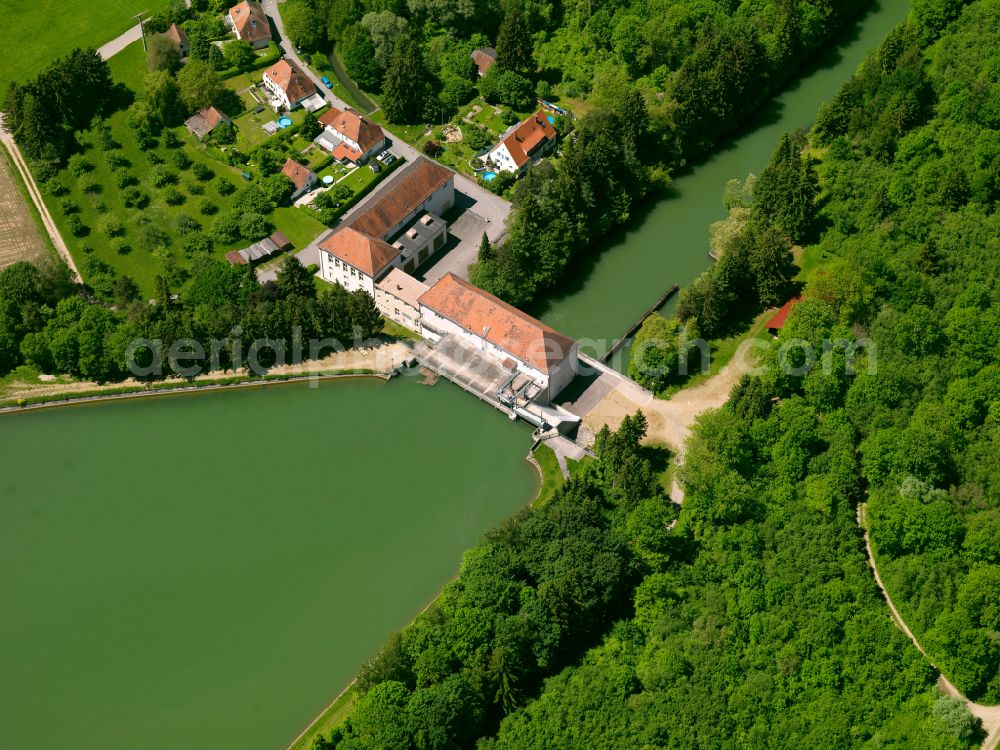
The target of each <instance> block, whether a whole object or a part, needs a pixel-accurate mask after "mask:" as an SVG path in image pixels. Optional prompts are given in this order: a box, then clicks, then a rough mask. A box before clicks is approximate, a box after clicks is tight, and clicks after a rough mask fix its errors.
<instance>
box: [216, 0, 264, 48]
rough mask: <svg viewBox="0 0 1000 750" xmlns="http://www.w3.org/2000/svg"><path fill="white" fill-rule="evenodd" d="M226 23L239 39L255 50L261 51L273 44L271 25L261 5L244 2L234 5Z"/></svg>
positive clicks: (247, 0)
mask: <svg viewBox="0 0 1000 750" xmlns="http://www.w3.org/2000/svg"><path fill="white" fill-rule="evenodd" d="M226 23H227V24H228V25H229V27H230V28H231V29H232V30H233V32H234V33H235V34H236V38H237V39H240V40H242V41H244V42H247V43H248V44H250V46H252V47H253V48H254V49H261V48H262V47H266V46H267V45H268V44H270V43H271V25H270V24H269V23H268V21H267V16H266V15H264V9H263V8H262V7H260V3H255V2H253V0H244V1H243V2H242V3H240V4H239V5H234V6H233V7H232V8H230V9H229V13H227V14H226Z"/></svg>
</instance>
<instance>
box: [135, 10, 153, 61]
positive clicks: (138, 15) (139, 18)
mask: <svg viewBox="0 0 1000 750" xmlns="http://www.w3.org/2000/svg"><path fill="white" fill-rule="evenodd" d="M148 13H149V11H148V10H144V11H143V12H142V13H136V14H135V15H134V16H132V18H134V19H136V20H137V21H138V22H139V35H140V36H141V37H142V51H143V52H146V30H145V29H144V28H143V27H142V17H143V16H144V15H147V14H148Z"/></svg>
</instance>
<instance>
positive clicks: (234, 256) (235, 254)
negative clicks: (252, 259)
mask: <svg viewBox="0 0 1000 750" xmlns="http://www.w3.org/2000/svg"><path fill="white" fill-rule="evenodd" d="M226 260H228V261H229V262H230V263H231V264H232V265H234V266H245V265H246V264H247V259H246V258H244V257H243V256H242V255H240V251H239V250H231V251H229V252H228V253H226Z"/></svg>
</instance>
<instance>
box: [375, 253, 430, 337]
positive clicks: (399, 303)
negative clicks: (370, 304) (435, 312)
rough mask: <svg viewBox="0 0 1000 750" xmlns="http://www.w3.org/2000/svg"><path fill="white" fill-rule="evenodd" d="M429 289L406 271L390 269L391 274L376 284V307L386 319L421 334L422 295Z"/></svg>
mask: <svg viewBox="0 0 1000 750" xmlns="http://www.w3.org/2000/svg"><path fill="white" fill-rule="evenodd" d="M428 289H430V287H429V286H427V285H426V284H425V283H423V282H422V281H417V279H415V278H413V277H412V276H410V274H408V273H406V272H405V271H402V270H400V269H399V268H390V269H389V273H387V274H386V275H385V277H384V278H383V279H382V280H381V281H379V282H378V283H377V284H375V306H376V307H378V309H379V312H381V313H382V314H383V315H384V316H385V317H386V318H389V319H390V320H394V321H396V322H397V323H399V324H400V325H401V326H403V327H404V328H408V329H410V330H411V331H414V332H415V333H418V334H419V333H421V332H422V330H423V329H422V328H421V326H420V295H422V294H423V293H424V292H426V291H427V290H428Z"/></svg>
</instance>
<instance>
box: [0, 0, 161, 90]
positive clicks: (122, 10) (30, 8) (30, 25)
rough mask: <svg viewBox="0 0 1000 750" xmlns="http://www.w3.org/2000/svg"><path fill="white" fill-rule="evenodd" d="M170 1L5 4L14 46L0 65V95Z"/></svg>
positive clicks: (24, 0) (7, 0)
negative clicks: (144, 13)
mask: <svg viewBox="0 0 1000 750" xmlns="http://www.w3.org/2000/svg"><path fill="white" fill-rule="evenodd" d="M168 4H169V0H106V1H105V2H95V0H4V3H3V30H4V36H5V38H6V39H7V40H8V41H9V42H11V43H13V44H15V45H16V54H9V55H7V57H6V59H5V60H4V64H3V65H2V66H0V92H3V91H6V90H7V85H8V84H9V83H10V82H11V81H23V80H24V79H25V78H28V77H30V76H32V75H34V74H35V73H38V72H39V71H40V70H42V68H44V67H45V66H46V65H48V64H49V63H50V62H52V60H54V59H55V58H56V57H59V56H60V55H63V54H65V53H67V52H69V51H70V50H72V49H73V48H74V47H100V46H101V45H102V44H104V43H105V42H110V41H111V40H112V39H114V38H115V37H116V36H118V35H119V34H121V33H122V32H124V31H127V30H128V28H129V27H131V26H134V25H135V19H134V18H133V16H134V15H135V14H136V13H139V12H141V11H150V12H152V13H155V12H157V11H160V10H162V9H164V8H166V7H167V5H168Z"/></svg>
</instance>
